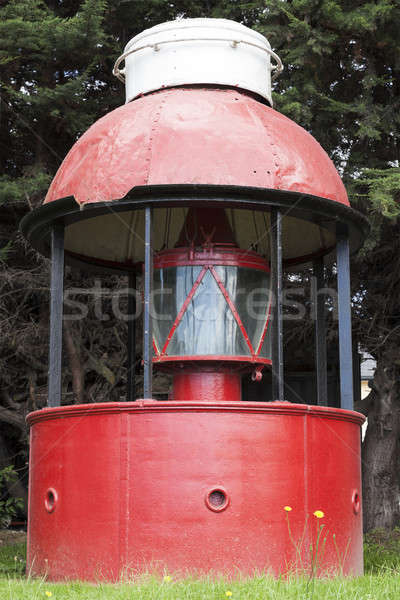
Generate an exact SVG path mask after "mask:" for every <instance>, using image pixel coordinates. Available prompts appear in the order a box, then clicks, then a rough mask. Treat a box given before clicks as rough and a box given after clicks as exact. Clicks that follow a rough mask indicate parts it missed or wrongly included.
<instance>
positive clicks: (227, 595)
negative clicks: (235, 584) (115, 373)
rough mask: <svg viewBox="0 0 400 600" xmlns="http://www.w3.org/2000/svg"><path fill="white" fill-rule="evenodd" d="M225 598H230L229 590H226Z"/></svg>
mask: <svg viewBox="0 0 400 600" xmlns="http://www.w3.org/2000/svg"><path fill="white" fill-rule="evenodd" d="M225 596H226V597H227V598H230V597H231V596H232V592H231V590H226V592H225Z"/></svg>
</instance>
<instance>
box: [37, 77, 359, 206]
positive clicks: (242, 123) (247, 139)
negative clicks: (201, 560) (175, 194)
mask: <svg viewBox="0 0 400 600" xmlns="http://www.w3.org/2000/svg"><path fill="white" fill-rule="evenodd" d="M157 184H164V185H165V184H166V185H174V184H212V185H237V186H254V187H260V188H271V189H280V190H288V191H297V192H301V193H305V194H314V195H316V196H321V197H323V198H329V199H331V200H335V201H337V202H340V203H342V204H346V205H348V204H349V202H348V199H347V194H346V191H345V188H344V186H343V183H342V181H341V179H340V177H339V174H338V173H337V171H336V169H335V167H334V165H333V163H332V161H331V160H330V159H329V157H328V155H327V154H326V153H325V152H324V150H323V149H322V148H321V146H320V145H319V144H318V143H317V142H316V140H315V139H314V138H313V137H312V136H311V135H309V134H308V133H307V132H306V131H305V130H304V129H302V128H301V127H299V126H298V125H297V124H296V123H294V122H293V121H291V120H290V119H288V118H287V117H285V116H283V115H282V114H280V113H278V112H276V111H275V110H273V109H272V108H270V107H268V106H266V105H264V104H262V103H261V102H259V101H257V100H256V99H254V98H252V97H251V96H249V95H247V94H245V93H243V92H240V91H238V90H231V89H198V88H176V89H170V90H163V91H160V92H157V93H153V94H149V95H147V96H145V97H142V98H138V99H136V100H134V101H133V102H130V103H128V104H126V105H125V106H121V107H119V108H117V109H116V110H114V111H112V112H111V113H109V114H107V115H106V116H104V117H102V118H101V119H100V120H99V121H97V122H96V123H95V124H94V125H92V127H90V129H89V130H88V131H87V132H86V133H84V134H83V135H82V137H81V138H80V139H79V140H78V141H77V142H76V144H75V145H74V146H73V148H72V149H71V150H70V152H69V154H68V155H67V157H66V158H65V160H64V161H63V163H62V165H61V167H60V168H59V170H58V172H57V174H56V176H55V178H54V180H53V182H52V184H51V186H50V189H49V191H48V194H47V196H46V200H45V202H51V201H52V200H56V199H58V198H63V197H66V196H70V195H73V196H75V198H76V200H77V202H78V203H79V204H85V203H87V202H101V201H110V200H116V199H120V198H122V197H124V196H125V195H126V194H127V193H128V192H129V191H130V190H131V189H132V188H133V187H135V186H142V185H157Z"/></svg>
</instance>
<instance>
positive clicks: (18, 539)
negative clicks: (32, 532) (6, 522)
mask: <svg viewBox="0 0 400 600" xmlns="http://www.w3.org/2000/svg"><path fill="white" fill-rule="evenodd" d="M23 542H26V531H16V530H14V529H0V546H12V545H13V544H22V543H23Z"/></svg>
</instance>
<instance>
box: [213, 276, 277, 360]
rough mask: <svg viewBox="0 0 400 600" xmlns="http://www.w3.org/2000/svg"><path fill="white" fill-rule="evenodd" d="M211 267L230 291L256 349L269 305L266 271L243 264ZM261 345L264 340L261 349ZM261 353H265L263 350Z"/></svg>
mask: <svg viewBox="0 0 400 600" xmlns="http://www.w3.org/2000/svg"><path fill="white" fill-rule="evenodd" d="M215 270H216V271H217V273H218V277H219V278H220V279H221V281H222V283H223V284H224V286H225V288H226V290H227V292H228V294H229V295H230V297H231V300H232V302H233V304H234V305H235V307H236V310H237V311H238V313H239V316H240V319H241V321H242V323H243V325H244V327H245V329H246V331H247V335H248V336H249V338H250V341H251V343H252V345H253V348H254V351H255V352H256V351H257V349H258V345H259V343H260V340H261V336H262V334H263V331H264V326H265V322H266V318H267V311H268V306H269V294H270V277H269V273H266V272H264V271H260V270H256V269H247V268H245V267H222V266H218V267H215ZM266 337H269V336H268V335H266ZM264 346H265V340H264V344H263V351H264ZM262 356H264V357H265V355H264V354H262ZM268 357H269V356H268Z"/></svg>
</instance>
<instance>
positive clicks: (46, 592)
mask: <svg viewBox="0 0 400 600" xmlns="http://www.w3.org/2000/svg"><path fill="white" fill-rule="evenodd" d="M45 594H46V596H47V597H48V598H51V597H52V595H53V594H52V593H51V592H49V591H48V590H46V591H45Z"/></svg>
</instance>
